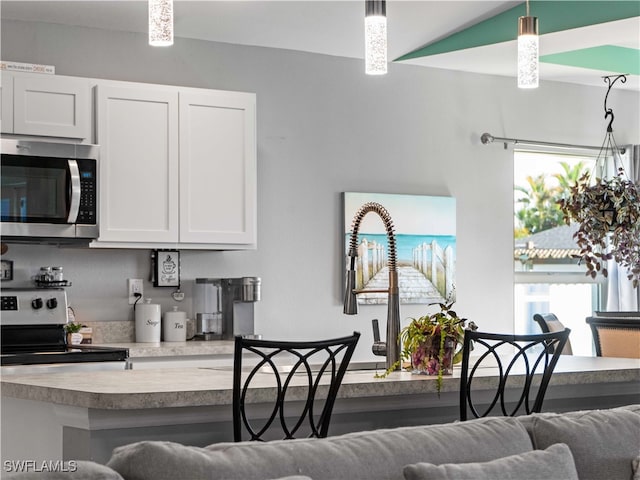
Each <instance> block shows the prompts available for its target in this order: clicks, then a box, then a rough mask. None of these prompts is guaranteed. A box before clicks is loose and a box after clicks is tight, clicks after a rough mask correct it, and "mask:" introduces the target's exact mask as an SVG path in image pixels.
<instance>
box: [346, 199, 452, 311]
mask: <svg viewBox="0 0 640 480" xmlns="http://www.w3.org/2000/svg"><path fill="white" fill-rule="evenodd" d="M367 202H377V203H379V204H380V205H382V206H383V207H384V208H385V209H386V210H387V211H388V212H389V215H390V216H391V219H392V220H393V225H394V233H395V238H396V259H397V260H396V267H397V271H398V284H399V290H400V303H405V304H429V303H434V302H443V301H445V300H451V301H455V300H456V298H455V288H454V286H455V270H456V269H455V265H456V200H455V198H453V197H439V196H428V195H401V194H386V193H359V192H345V193H344V232H345V233H344V246H345V259H347V260H348V257H347V255H348V251H349V243H350V241H351V234H352V229H353V219H354V216H355V215H356V213H357V212H358V210H359V209H360V207H362V205H364V204H365V203H367ZM357 245H358V257H357V260H356V288H357V289H384V288H388V287H389V268H388V266H387V258H388V254H389V252H388V248H389V243H388V238H387V233H386V230H385V226H384V223H383V221H382V220H381V219H380V217H379V216H378V215H377V214H376V213H375V212H369V213H367V214H366V215H365V216H364V217H363V218H362V221H361V222H360V227H359V229H358V242H357ZM345 268H347V267H345ZM357 298H358V303H359V304H385V303H387V294H386V293H361V294H359V295H358V296H357Z"/></svg>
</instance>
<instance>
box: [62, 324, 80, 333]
mask: <svg viewBox="0 0 640 480" xmlns="http://www.w3.org/2000/svg"><path fill="white" fill-rule="evenodd" d="M81 329H82V324H80V323H74V322H69V323H67V324H65V326H64V331H65V332H66V333H78V332H79V331H80V330H81Z"/></svg>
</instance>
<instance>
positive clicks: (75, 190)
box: [67, 160, 80, 223]
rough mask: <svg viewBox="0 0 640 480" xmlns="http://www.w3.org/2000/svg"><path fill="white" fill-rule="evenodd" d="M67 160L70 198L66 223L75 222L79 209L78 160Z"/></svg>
mask: <svg viewBox="0 0 640 480" xmlns="http://www.w3.org/2000/svg"><path fill="white" fill-rule="evenodd" d="M67 161H68V162H69V174H70V176H71V192H70V194H71V198H70V199H69V200H70V201H69V217H68V218H67V223H75V222H76V220H77V219H78V212H79V211H80V170H79V169H78V162H76V161H75V160H67Z"/></svg>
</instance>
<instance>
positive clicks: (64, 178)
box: [0, 138, 99, 243]
mask: <svg viewBox="0 0 640 480" xmlns="http://www.w3.org/2000/svg"><path fill="white" fill-rule="evenodd" d="M0 142H1V152H0V153H1V155H2V170H1V171H0V178H1V183H2V188H1V195H0V197H1V198H0V202H1V203H0V213H1V215H2V225H1V226H2V240H3V241H8V242H10V241H17V242H42V243H65V242H66V241H77V240H84V241H89V240H91V239H94V238H97V237H98V233H99V230H98V178H97V174H98V171H97V168H98V165H97V163H98V147H97V145H81V144H72V143H50V142H39V141H33V140H17V139H6V138H3V139H2V140H0Z"/></svg>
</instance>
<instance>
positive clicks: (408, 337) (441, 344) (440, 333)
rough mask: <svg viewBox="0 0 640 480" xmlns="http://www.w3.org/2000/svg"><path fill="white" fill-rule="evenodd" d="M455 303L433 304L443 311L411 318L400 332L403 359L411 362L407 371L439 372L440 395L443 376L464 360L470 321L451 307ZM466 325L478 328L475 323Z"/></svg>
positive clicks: (435, 373) (401, 359)
mask: <svg viewBox="0 0 640 480" xmlns="http://www.w3.org/2000/svg"><path fill="white" fill-rule="evenodd" d="M453 303H454V302H448V303H432V304H430V305H438V306H439V307H440V311H438V312H436V313H432V314H427V315H423V316H422V317H419V318H412V319H411V322H410V323H409V324H408V325H407V326H406V327H404V328H403V329H402V330H401V331H400V343H401V345H402V352H401V355H400V362H403V361H405V362H408V363H409V366H408V368H407V369H408V370H410V371H411V372H412V373H416V374H422V375H437V383H436V386H437V390H438V394H440V390H441V388H442V378H443V376H444V375H452V374H453V365H454V364H456V363H460V362H461V361H462V344H463V340H464V331H465V326H466V323H467V319H466V318H460V317H459V316H458V314H457V313H456V311H455V310H453V309H452V307H453ZM467 328H469V329H472V330H476V329H477V328H478V327H477V326H476V324H475V323H474V322H469V325H468V326H467ZM395 367H397V365H393V366H392V367H391V368H390V369H389V370H387V371H386V372H385V373H384V374H383V375H380V376H379V377H386V376H387V375H388V374H389V373H391V371H393V370H394V369H395Z"/></svg>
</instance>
